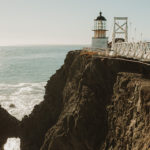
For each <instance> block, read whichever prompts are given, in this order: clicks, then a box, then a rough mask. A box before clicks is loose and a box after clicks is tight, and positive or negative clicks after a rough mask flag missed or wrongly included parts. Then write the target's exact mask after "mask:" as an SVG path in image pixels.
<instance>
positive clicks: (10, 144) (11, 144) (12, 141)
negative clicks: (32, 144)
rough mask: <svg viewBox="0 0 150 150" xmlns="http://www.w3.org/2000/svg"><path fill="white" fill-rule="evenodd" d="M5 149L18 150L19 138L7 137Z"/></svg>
mask: <svg viewBox="0 0 150 150" xmlns="http://www.w3.org/2000/svg"><path fill="white" fill-rule="evenodd" d="M4 149H5V150H20V139H19V138H9V139H7V143H6V144H5V145H4Z"/></svg>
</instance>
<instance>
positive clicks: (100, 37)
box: [92, 12, 108, 49]
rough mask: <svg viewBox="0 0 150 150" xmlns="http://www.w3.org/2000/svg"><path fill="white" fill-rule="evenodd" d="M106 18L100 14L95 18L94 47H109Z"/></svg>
mask: <svg viewBox="0 0 150 150" xmlns="http://www.w3.org/2000/svg"><path fill="white" fill-rule="evenodd" d="M106 21H107V20H106V18H105V17H104V16H102V12H100V15H99V16H98V17H97V18H96V19H95V20H94V29H93V31H94V37H93V38H92V48H101V49H106V48H107V47H108V37H106V31H107V30H106Z"/></svg>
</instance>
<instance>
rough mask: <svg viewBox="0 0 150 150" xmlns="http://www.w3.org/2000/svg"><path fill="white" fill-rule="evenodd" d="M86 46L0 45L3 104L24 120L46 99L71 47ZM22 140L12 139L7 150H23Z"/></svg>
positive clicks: (81, 46)
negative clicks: (51, 80)
mask: <svg viewBox="0 0 150 150" xmlns="http://www.w3.org/2000/svg"><path fill="white" fill-rule="evenodd" d="M83 47H84V46H83V45H69V46H64V45H59V46H58V45H57V46H46V45H45V46H3V47H0V105H1V106H2V107H3V108H5V109H6V110H7V111H8V112H9V113H10V114H11V115H12V116H14V117H16V118H17V119H18V120H21V119H22V118H23V117H24V116H25V115H29V114H30V113H31V111H32V110H33V108H34V106H35V105H36V104H39V103H40V102H41V101H42V100H43V96H44V92H45V91H44V90H45V89H44V86H45V85H46V82H47V80H49V78H50V76H51V75H53V74H54V73H55V72H56V70H57V69H59V68H60V67H61V65H63V63H64V59H65V57H66V54H67V53H68V51H70V50H77V49H81V48H83ZM19 142H20V140H19V139H13V138H11V139H8V142H7V144H6V145H5V150H19V149H20V148H19Z"/></svg>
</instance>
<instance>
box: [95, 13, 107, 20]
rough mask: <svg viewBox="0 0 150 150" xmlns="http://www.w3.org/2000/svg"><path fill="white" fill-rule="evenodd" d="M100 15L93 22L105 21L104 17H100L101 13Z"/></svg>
mask: <svg viewBox="0 0 150 150" xmlns="http://www.w3.org/2000/svg"><path fill="white" fill-rule="evenodd" d="M99 14H100V15H99V16H98V17H97V18H96V19H95V20H102V21H106V18H105V17H104V16H102V12H100V13H99Z"/></svg>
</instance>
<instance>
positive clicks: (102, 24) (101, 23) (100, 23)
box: [95, 20, 106, 30]
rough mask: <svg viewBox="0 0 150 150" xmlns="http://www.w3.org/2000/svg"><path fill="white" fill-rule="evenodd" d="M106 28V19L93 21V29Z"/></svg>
mask: <svg viewBox="0 0 150 150" xmlns="http://www.w3.org/2000/svg"><path fill="white" fill-rule="evenodd" d="M105 29H106V21H102V20H96V21H95V30H105Z"/></svg>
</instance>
